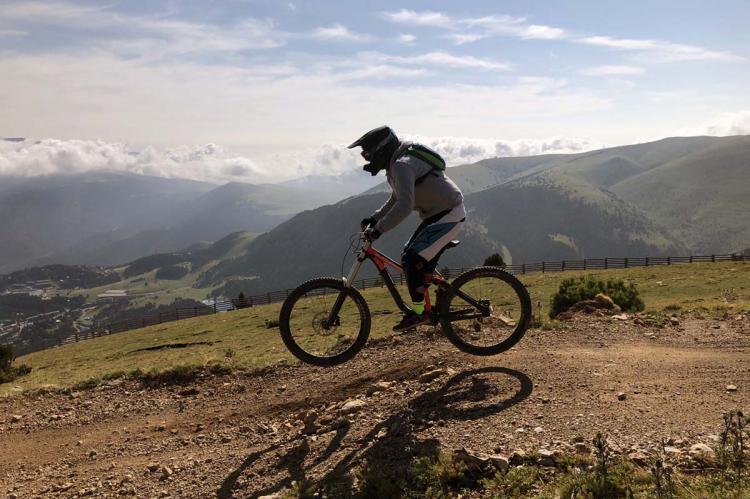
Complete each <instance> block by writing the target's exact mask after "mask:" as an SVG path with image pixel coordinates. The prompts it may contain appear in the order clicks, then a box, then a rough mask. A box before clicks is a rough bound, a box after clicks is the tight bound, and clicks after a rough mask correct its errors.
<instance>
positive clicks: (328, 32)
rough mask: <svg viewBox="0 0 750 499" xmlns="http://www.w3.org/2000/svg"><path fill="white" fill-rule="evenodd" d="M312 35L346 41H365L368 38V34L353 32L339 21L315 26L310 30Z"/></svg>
mask: <svg viewBox="0 0 750 499" xmlns="http://www.w3.org/2000/svg"><path fill="white" fill-rule="evenodd" d="M312 37H313V38H317V39H319V40H339V41H347V42H366V41H368V40H370V37H369V36H368V35H362V34H357V33H353V32H351V31H349V28H347V27H346V26H344V25H342V24H339V23H336V24H333V25H332V26H328V27H319V28H316V29H315V30H314V31H313V32H312Z"/></svg>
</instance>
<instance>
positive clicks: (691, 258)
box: [690, 255, 693, 263]
mask: <svg viewBox="0 0 750 499" xmlns="http://www.w3.org/2000/svg"><path fill="white" fill-rule="evenodd" d="M690 263H693V255H690Z"/></svg>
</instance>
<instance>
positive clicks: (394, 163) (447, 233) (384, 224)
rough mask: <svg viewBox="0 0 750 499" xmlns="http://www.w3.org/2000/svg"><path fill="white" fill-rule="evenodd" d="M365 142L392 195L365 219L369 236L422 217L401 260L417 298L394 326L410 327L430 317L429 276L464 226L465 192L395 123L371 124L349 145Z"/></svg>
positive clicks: (371, 166)
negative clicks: (426, 301)
mask: <svg viewBox="0 0 750 499" xmlns="http://www.w3.org/2000/svg"><path fill="white" fill-rule="evenodd" d="M358 146H359V147H361V148H362V157H363V158H364V159H365V160H366V161H368V163H367V164H366V165H364V167H363V170H365V171H367V172H369V173H370V174H372V175H377V174H378V172H379V171H380V170H385V175H386V178H387V180H388V184H389V185H390V187H391V197H390V198H389V199H388V201H386V202H385V204H384V205H383V206H381V207H380V208H379V209H378V210H377V211H375V213H373V214H372V215H370V216H369V217H367V218H365V219H363V220H362V222H361V226H362V230H363V231H365V235H366V236H367V237H368V238H369V239H370V240H375V239H377V238H378V237H380V236H381V235H382V234H383V233H385V232H388V231H389V230H391V229H393V228H394V227H396V226H397V225H398V224H399V223H401V222H402V221H403V220H404V219H405V218H406V217H407V216H409V214H410V213H411V212H412V211H417V212H419V216H420V218H421V219H422V223H421V224H420V225H419V227H417V230H416V231H414V234H413V235H412V236H411V238H409V240H408V241H407V242H406V244H405V245H404V250H403V252H402V253H401V264H402V266H403V268H404V272H405V274H406V284H407V287H408V289H409V295H410V296H411V300H412V304H411V307H410V311H409V312H408V313H406V314H404V317H403V318H402V320H401V322H399V323H398V324H397V325H396V326H394V327H393V330H394V331H406V330H408V329H413V328H415V327H417V326H419V325H421V324H425V323H427V322H429V317H428V316H427V314H426V313H425V304H424V293H425V287H424V283H425V277H426V276H427V275H428V274H430V273H432V272H433V271H434V270H435V268H436V267H437V263H438V259H439V258H440V254H441V252H442V250H443V249H444V248H445V246H446V245H447V244H448V243H449V242H450V241H451V239H453V238H455V237H456V235H457V234H458V233H459V232H460V231H461V228H462V227H463V225H464V223H465V220H466V210H465V209H464V203H463V200H464V198H463V194H461V190H460V189H459V188H458V187H457V186H456V184H454V183H453V181H452V180H451V179H449V178H448V177H447V176H446V175H445V172H444V170H445V162H444V161H443V160H442V158H441V157H440V155H439V154H437V153H436V152H435V151H433V150H431V149H429V148H427V147H426V146H423V145H421V144H414V143H411V142H404V141H400V140H399V139H398V137H397V136H396V134H395V133H394V132H393V130H391V128H390V127H387V126H381V127H378V128H375V129H373V130H370V131H369V132H367V133H366V134H364V135H363V136H362V137H360V138H359V139H357V140H356V141H355V142H354V143H352V144H351V145H350V146H349V149H352V148H354V147H358Z"/></svg>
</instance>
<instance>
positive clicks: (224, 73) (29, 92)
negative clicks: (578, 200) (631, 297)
mask: <svg viewBox="0 0 750 499" xmlns="http://www.w3.org/2000/svg"><path fill="white" fill-rule="evenodd" d="M748 25H750V2H747V1H746V0H722V1H721V2H709V1H697V0H681V1H672V0H660V1H658V2H652V1H649V2H646V1H635V0H634V1H631V2H621V1H617V2H615V1H606V0H596V1H593V0H592V1H566V2H557V1H533V0H519V1H503V2H498V1H489V0H483V1H464V2H454V1H443V2H438V1H430V2H425V1H416V2H391V1H388V0H384V1H380V2H365V1H351V0H350V1H341V2H330V1H328V2H326V1H310V2H303V1H292V2H289V1H272V0H265V1H260V0H224V1H218V0H185V1H183V0H148V1H146V0H130V1H116V0H112V1H105V2H91V1H73V0H67V1H14V0H3V1H2V2H0V75H2V77H0V110H1V112H0V137H26V138H27V140H26V141H25V142H7V141H0V175H2V174H6V175H8V174H11V175H28V176H31V175H41V174H49V173H60V172H82V171H90V170H101V169H108V170H124V171H132V172H137V173H145V174H152V175H161V176H175V177H186V178H196V179H199V180H208V181H214V182H224V181H229V180H238V181H246V182H255V183H258V182H275V181H281V180H287V179H290V178H295V177H299V176H303V175H309V174H338V173H342V172H349V171H352V170H353V169H355V168H357V167H358V166H359V165H361V161H360V160H359V158H358V157H357V154H356V152H354V151H349V150H347V149H346V147H345V146H346V145H347V144H348V143H350V142H352V141H353V140H354V139H356V138H357V137H359V136H360V135H361V134H362V133H364V132H365V131H367V130H369V129H371V128H374V127H376V126H379V125H382V124H389V125H391V126H392V127H393V128H394V129H395V130H396V132H397V133H398V134H399V136H401V137H404V138H408V139H411V140H420V141H423V142H425V143H427V144H428V145H431V146H433V147H435V148H436V149H437V150H438V151H439V152H440V153H442V154H443V155H444V156H445V157H446V159H447V160H448V162H449V164H451V165H456V164H462V163H467V162H471V161H477V160H479V159H483V158H486V157H493V156H510V155H527V154H538V153H542V152H578V151H583V150H590V149H595V148H599V147H603V146H609V145H620V144H631V143H636V142H644V141H649V140H656V139H660V138H663V137H667V136H675V135H702V134H708V135H733V134H745V133H750V92H748V91H747V88H748V84H749V83H750V30H748V29H747V26H748Z"/></svg>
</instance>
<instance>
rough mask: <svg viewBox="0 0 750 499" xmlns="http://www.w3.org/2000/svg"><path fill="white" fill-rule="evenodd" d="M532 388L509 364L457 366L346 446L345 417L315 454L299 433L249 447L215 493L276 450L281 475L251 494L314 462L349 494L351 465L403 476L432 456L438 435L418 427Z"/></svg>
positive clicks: (493, 408)
mask: <svg viewBox="0 0 750 499" xmlns="http://www.w3.org/2000/svg"><path fill="white" fill-rule="evenodd" d="M493 377H494V378H496V379H494V380H493ZM503 381H504V382H503ZM508 381H510V383H511V384H512V385H517V386H515V390H513V389H511V390H505V389H504V388H507V384H508V383H507V382H508ZM532 390H533V383H532V381H531V379H530V378H529V377H528V376H527V375H526V374H525V373H522V372H520V371H516V370H514V369H509V368H505V367H484V368H481V369H472V370H467V371H463V372H460V373H458V374H455V375H454V376H452V377H451V378H450V379H448V380H447V381H446V382H445V383H444V384H443V385H442V386H441V387H439V388H438V389H435V390H429V391H427V392H423V393H421V394H419V395H417V396H415V397H414V398H412V399H411V400H410V401H409V402H408V403H407V405H406V407H404V408H402V409H400V410H397V411H395V412H394V413H392V414H391V415H389V416H388V417H387V418H386V419H384V420H382V421H380V422H379V423H378V424H376V425H375V426H374V427H373V428H371V429H370V431H368V432H367V434H366V435H364V436H361V437H358V438H354V437H353V438H352V441H350V442H347V443H346V446H345V447H344V446H343V444H344V439H345V438H346V437H347V435H349V433H350V431H351V429H352V426H351V425H352V424H351V423H350V422H349V420H346V419H344V420H341V421H340V423H339V425H338V427H337V428H336V430H335V434H334V435H333V437H332V438H331V441H330V442H329V443H328V445H327V446H326V447H325V449H324V450H323V451H322V452H320V454H319V455H318V456H316V457H314V458H313V457H312V455H311V449H310V442H309V439H308V438H307V437H305V436H303V435H296V436H294V437H293V438H290V439H287V440H284V441H281V442H277V443H274V444H272V445H269V446H268V447H266V448H264V449H262V450H259V451H256V452H253V453H251V454H250V455H248V456H247V457H246V458H245V459H244V461H243V462H242V463H241V464H240V466H239V467H238V468H237V469H235V470H234V471H232V473H230V474H229V475H228V476H227V477H226V478H225V479H224V481H223V482H222V484H221V486H220V488H219V490H218V492H217V497H219V498H229V497H232V496H233V490H235V489H236V488H237V485H238V480H239V478H240V477H241V476H242V475H243V474H244V473H245V472H247V471H250V470H252V468H253V465H254V464H256V463H258V461H259V460H260V459H261V458H263V457H265V456H268V455H269V454H273V453H276V452H277V451H280V450H283V454H281V455H279V456H278V458H277V459H276V463H275V468H276V471H277V472H278V470H283V469H286V473H284V475H285V477H284V478H282V479H280V480H278V481H277V482H276V483H274V484H272V485H270V486H266V487H264V488H262V489H261V490H252V491H251V492H250V496H251V497H257V496H262V495H268V494H273V493H274V492H278V491H281V490H283V489H285V488H287V487H290V486H291V485H292V483H293V482H296V483H306V482H307V480H308V477H307V475H308V472H309V471H310V470H312V469H314V468H316V467H319V466H320V467H324V468H325V469H327V470H329V471H327V472H325V473H324V474H323V476H322V477H319V478H317V479H316V483H321V484H329V485H330V487H332V488H331V489H330V490H331V491H335V492H334V494H335V496H340V497H348V496H352V495H354V490H355V483H354V479H353V478H352V476H351V475H352V474H351V473H349V471H350V470H351V469H352V468H353V467H355V466H362V465H363V463H366V465H367V468H368V469H370V470H378V473H381V472H383V470H389V472H390V474H391V475H392V476H404V475H405V473H406V471H407V469H408V468H409V467H410V465H411V464H412V463H413V461H414V459H415V458H418V457H423V456H431V457H435V456H437V454H438V453H439V451H440V442H439V441H438V440H437V439H435V438H424V439H422V438H418V437H417V435H418V434H419V433H420V432H423V431H424V430H427V429H429V428H430V427H434V426H444V425H445V424H446V423H447V422H450V421H453V422H456V421H475V420H480V419H483V418H486V417H488V416H492V415H494V414H498V413H500V412H502V411H504V410H506V409H508V408H510V407H512V406H514V405H516V404H518V403H519V402H522V401H523V400H525V399H526V398H527V397H528V396H529V395H530V394H531V392H532ZM344 448H345V449H347V450H348V452H346V453H345V454H344V455H343V456H342V455H340V453H339V454H337V452H338V451H340V450H342V449H344ZM334 454H336V457H335V458H333V456H334ZM332 458H333V459H332ZM329 460H331V462H328V461H329ZM322 465H324V466H322ZM386 474H388V473H387V472H386ZM243 488H244V487H243ZM329 495H331V494H329Z"/></svg>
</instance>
